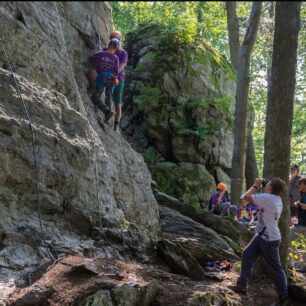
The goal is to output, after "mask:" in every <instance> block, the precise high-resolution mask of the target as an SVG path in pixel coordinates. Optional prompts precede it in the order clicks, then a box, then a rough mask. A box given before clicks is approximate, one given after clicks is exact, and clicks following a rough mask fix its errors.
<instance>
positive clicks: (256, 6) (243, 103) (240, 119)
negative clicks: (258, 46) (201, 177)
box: [231, 1, 262, 203]
mask: <svg viewBox="0 0 306 306" xmlns="http://www.w3.org/2000/svg"><path fill="white" fill-rule="evenodd" d="M261 7H262V2H255V1H254V2H253V3H252V9H251V14H250V18H249V25H248V28H247V31H246V34H245V38H244V41H243V43H242V45H241V47H240V49H239V56H238V70H237V88H236V106H235V126H234V149H233V159H232V173H231V180H232V183H231V192H232V197H231V198H232V202H233V203H238V202H239V198H240V196H241V193H242V189H243V181H244V179H243V178H244V170H245V159H246V144H247V141H246V138H247V137H246V136H247V132H246V130H247V113H248V92H249V83H250V79H249V70H250V58H251V53H252V50H253V46H254V42H255V39H256V33H257V29H258V24H259V20H260V13H261Z"/></svg>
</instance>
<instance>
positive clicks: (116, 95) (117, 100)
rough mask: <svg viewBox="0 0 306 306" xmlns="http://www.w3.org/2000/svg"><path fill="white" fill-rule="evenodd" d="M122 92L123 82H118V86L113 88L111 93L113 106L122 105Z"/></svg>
mask: <svg viewBox="0 0 306 306" xmlns="http://www.w3.org/2000/svg"><path fill="white" fill-rule="evenodd" d="M123 90H124V80H120V81H119V84H118V85H117V86H115V88H114V91H113V101H114V104H115V105H118V104H123Z"/></svg>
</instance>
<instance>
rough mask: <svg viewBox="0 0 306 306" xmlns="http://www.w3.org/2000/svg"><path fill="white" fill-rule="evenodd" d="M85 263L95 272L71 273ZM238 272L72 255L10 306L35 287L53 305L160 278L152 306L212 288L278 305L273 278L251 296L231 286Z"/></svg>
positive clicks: (259, 282)
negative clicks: (194, 274)
mask: <svg viewBox="0 0 306 306" xmlns="http://www.w3.org/2000/svg"><path fill="white" fill-rule="evenodd" d="M84 262H89V263H90V265H91V266H92V267H93V271H94V273H93V272H90V271H89V272H88V271H87V272H86V271H85V272H84V271H78V270H75V271H74V272H73V273H72V272H71V268H72V267H76V266H78V265H80V264H82V263H84ZM238 272H239V267H238V266H233V267H232V269H231V270H230V271H228V272H218V273H220V275H222V276H224V280H223V281H222V282H216V281H212V280H207V281H202V282H198V281H192V280H191V279H189V278H187V277H185V276H181V275H178V274H173V273H170V271H169V269H168V267H166V266H164V265H163V264H161V263H157V262H155V263H154V264H153V263H152V264H140V263H133V262H124V261H115V260H109V259H90V260H89V259H86V258H84V257H78V256H68V257H66V258H64V259H62V260H60V261H59V262H57V263H56V264H55V265H53V266H51V267H50V268H49V270H48V271H47V272H46V273H45V274H44V275H43V277H42V278H41V279H39V280H38V281H37V282H35V283H34V284H32V286H30V287H26V288H17V289H16V290H15V291H14V292H13V293H12V294H11V295H10V299H9V301H10V303H9V305H14V301H16V300H18V299H19V298H21V297H24V296H26V293H28V292H29V291H31V290H32V289H33V287H34V286H36V287H37V286H40V287H52V288H53V290H54V292H53V294H52V297H50V298H49V300H48V304H49V305H51V306H55V305H58V306H68V305H77V304H75V303H76V301H80V300H82V299H83V298H84V297H85V296H87V295H88V293H89V292H95V290H96V291H97V290H98V289H99V288H104V289H111V288H114V287H115V286H118V285H120V284H130V285H132V286H139V287H143V286H146V285H147V284H148V282H150V281H152V280H156V281H157V283H158V287H159V292H158V294H157V295H156V298H155V301H154V302H153V304H152V306H166V305H169V306H170V305H173V306H185V305H187V300H188V299H189V298H190V297H192V295H193V294H194V292H195V291H209V292H216V293H219V294H220V292H222V294H226V295H228V296H229V297H230V299H231V300H233V301H240V302H241V304H242V305H246V306H268V305H274V302H275V301H276V299H277V294H276V291H275V288H274V286H273V284H272V283H271V281H270V280H267V279H263V278H260V279H258V278H257V279H256V278H254V279H253V280H252V283H251V286H250V291H249V293H248V296H246V295H241V296H240V295H238V294H236V293H234V292H233V291H231V290H230V289H228V286H229V285H232V284H234V283H235V281H236V279H237V277H238ZM299 277H302V278H304V282H305V283H306V277H305V276H304V275H303V274H300V275H299ZM290 305H292V306H302V305H305V304H303V303H298V302H292V303H291V304H290Z"/></svg>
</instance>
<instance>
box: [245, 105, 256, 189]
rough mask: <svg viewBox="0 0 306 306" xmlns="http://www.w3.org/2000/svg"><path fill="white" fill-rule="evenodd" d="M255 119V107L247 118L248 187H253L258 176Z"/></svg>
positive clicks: (246, 173)
mask: <svg viewBox="0 0 306 306" xmlns="http://www.w3.org/2000/svg"><path fill="white" fill-rule="evenodd" d="M254 120H255V111H254V108H253V107H252V109H249V112H248V119H247V150H246V160H245V170H244V177H245V184H246V189H249V188H251V186H252V185H253V184H254V180H255V178H256V177H258V167H257V161H256V154H255V148H254V142H253V136H252V131H253V126H254Z"/></svg>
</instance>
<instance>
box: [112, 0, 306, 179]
mask: <svg viewBox="0 0 306 306" xmlns="http://www.w3.org/2000/svg"><path fill="white" fill-rule="evenodd" d="M236 4H237V16H238V21H239V27H240V32H239V35H240V43H241V42H242V40H243V37H244V35H245V32H246V29H247V25H248V18H249V12H250V9H251V5H252V2H239V1H238V2H236ZM111 5H112V12H113V20H114V28H115V29H116V30H120V31H121V32H122V34H123V37H124V36H125V35H126V33H128V32H130V31H132V30H135V29H136V28H137V27H138V26H139V25H141V24H146V23H151V22H154V23H159V24H162V25H164V26H165V30H166V31H169V32H171V33H174V34H175V37H176V39H177V43H184V44H185V43H189V44H195V45H196V43H197V40H198V39H199V38H201V40H203V39H204V40H205V41H206V43H207V44H209V45H210V46H211V47H212V48H214V49H216V50H218V51H219V52H220V53H221V54H222V55H224V56H225V57H226V59H227V60H228V61H229V62H230V47H229V39H228V31H227V12H226V6H225V2H221V1H218V2H217V1H216V2H210V1H209V2H206V1H199V2H194V1H183V2H169V1H165V2H163V1H155V2H120V1H116V2H115V1H114V2H111ZM305 21H306V4H305V2H303V3H302V7H301V29H300V32H299V44H298V59H297V76H296V79H297V83H296V90H295V101H294V117H293V127H292V139H291V162H292V163H297V164H298V165H299V166H300V169H301V172H302V174H304V175H305V174H306V167H305V162H306V133H305V131H306V98H305V90H304V88H305V85H306V80H305V75H306V61H305V58H306V57H305V55H306V22H305ZM273 33H274V13H273V2H263V8H262V12H261V20H260V24H259V28H258V33H257V39H256V42H255V46H254V50H253V53H252V57H251V67H250V90H249V102H250V104H251V106H252V108H253V109H254V111H255V122H254V129H253V139H254V147H255V153H256V159H257V163H258V170H259V173H262V169H263V153H264V152H263V150H264V132H265V113H266V101H267V88H268V72H269V69H270V67H271V60H272V56H271V55H272V46H273Z"/></svg>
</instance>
